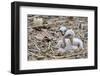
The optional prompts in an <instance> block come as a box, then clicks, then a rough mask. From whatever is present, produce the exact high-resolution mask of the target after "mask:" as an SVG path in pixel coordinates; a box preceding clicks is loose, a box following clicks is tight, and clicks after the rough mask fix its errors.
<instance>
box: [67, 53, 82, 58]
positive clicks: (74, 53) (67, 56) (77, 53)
mask: <svg viewBox="0 0 100 76" xmlns="http://www.w3.org/2000/svg"><path fill="white" fill-rule="evenodd" d="M80 54H82V52H79V53H73V54H70V55H68V56H66V57H71V56H75V55H80Z"/></svg>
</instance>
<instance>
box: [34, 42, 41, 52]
mask: <svg viewBox="0 0 100 76" xmlns="http://www.w3.org/2000/svg"><path fill="white" fill-rule="evenodd" d="M33 44H34V45H35V47H36V48H37V49H38V50H39V51H40V48H39V47H38V46H37V45H36V43H34V42H33Z"/></svg>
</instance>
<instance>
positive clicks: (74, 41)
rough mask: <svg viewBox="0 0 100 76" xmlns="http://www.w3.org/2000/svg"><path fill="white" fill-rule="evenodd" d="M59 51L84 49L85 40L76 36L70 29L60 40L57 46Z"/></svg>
mask: <svg viewBox="0 0 100 76" xmlns="http://www.w3.org/2000/svg"><path fill="white" fill-rule="evenodd" d="M56 47H57V48H58V50H57V51H58V52H61V53H62V52H63V53H64V52H66V51H72V50H73V51H74V50H76V49H78V48H81V49H83V42H82V40H81V39H79V38H75V33H74V31H73V30H72V29H69V30H67V31H66V33H65V34H64V37H63V38H62V39H61V40H59V41H58V44H57V46H56Z"/></svg>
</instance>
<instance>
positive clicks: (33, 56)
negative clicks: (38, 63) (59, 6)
mask: <svg viewBox="0 0 100 76" xmlns="http://www.w3.org/2000/svg"><path fill="white" fill-rule="evenodd" d="M33 18H34V15H29V16H28V60H51V59H63V58H66V59H79V58H87V57H88V52H87V39H88V38H87V36H88V35H85V34H87V31H88V30H87V28H86V27H87V17H81V18H80V17H65V16H64V17H62V16H61V17H60V16H41V18H42V19H43V20H44V21H45V22H40V23H42V24H39V25H41V26H34V24H33V23H34V22H33ZM79 20H81V21H83V22H84V25H85V24H86V27H85V29H82V28H79V25H77V24H80V23H79V22H80V21H79ZM70 21H72V23H71V24H70V23H69V22H70ZM63 24H64V25H65V26H66V27H68V28H72V29H73V30H74V31H75V34H76V37H78V38H80V39H82V41H83V44H84V49H77V50H74V51H73V52H68V51H66V52H65V53H59V52H57V51H56V50H57V49H56V48H55V46H56V45H57V41H59V39H61V37H62V36H61V35H60V34H59V32H58V28H59V27H60V25H63Z"/></svg>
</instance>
